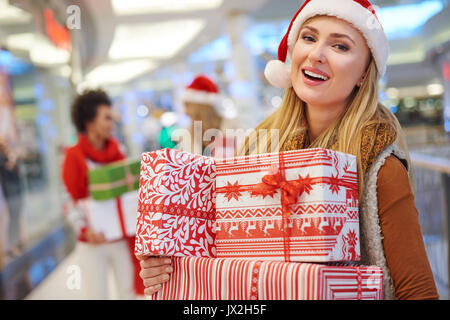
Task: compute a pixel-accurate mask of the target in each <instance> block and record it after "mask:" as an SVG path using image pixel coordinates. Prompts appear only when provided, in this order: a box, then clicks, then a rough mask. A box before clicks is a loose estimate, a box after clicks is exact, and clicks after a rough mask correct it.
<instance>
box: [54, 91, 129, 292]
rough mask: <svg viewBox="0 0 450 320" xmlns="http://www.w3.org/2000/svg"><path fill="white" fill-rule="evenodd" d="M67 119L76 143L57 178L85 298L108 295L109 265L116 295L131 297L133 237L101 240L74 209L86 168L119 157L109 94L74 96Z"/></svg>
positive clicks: (83, 194) (82, 195)
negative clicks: (67, 203)
mask: <svg viewBox="0 0 450 320" xmlns="http://www.w3.org/2000/svg"><path fill="white" fill-rule="evenodd" d="M72 121H73V123H74V125H75V127H76V129H77V131H78V142H77V144H76V145H74V146H72V147H70V148H68V149H67V151H66V154H65V158H64V162H63V170H62V177H63V181H64V184H65V186H66V188H67V191H68V192H69V194H70V195H71V197H72V200H73V202H74V209H73V210H70V214H69V215H68V218H69V220H70V222H72V225H73V227H74V229H75V232H76V233H77V238H78V250H79V253H80V256H81V259H82V263H81V264H82V272H83V277H84V279H85V280H86V281H85V283H86V285H87V286H88V288H87V292H88V294H89V298H90V299H107V298H108V290H107V289H108V286H107V284H108V272H107V271H108V269H109V267H112V268H113V271H114V275H115V278H116V283H117V289H118V293H119V298H120V299H134V298H136V295H135V288H134V279H135V278H134V275H137V273H138V265H137V263H133V262H134V261H136V259H135V258H134V256H133V254H132V249H133V247H134V237H124V238H122V239H119V240H116V241H106V240H105V238H104V236H103V234H102V233H98V232H95V231H93V230H91V229H90V228H89V227H88V226H87V223H86V220H85V217H84V215H83V214H82V211H81V210H78V207H77V202H78V201H79V200H81V199H86V198H87V197H88V196H89V191H88V170H89V168H95V167H96V166H99V165H104V164H107V163H110V162H114V161H118V160H122V159H124V158H125V155H124V154H123V153H122V152H121V151H120V149H119V143H118V142H117V141H116V140H115V139H113V138H112V136H111V132H112V131H113V129H114V120H113V115H112V110H111V101H110V99H109V97H108V96H107V95H106V93H105V92H103V91H102V90H92V91H86V92H84V93H83V94H81V95H79V96H77V97H76V99H75V100H74V102H73V104H72ZM118 205H119V204H118ZM119 214H120V213H119Z"/></svg>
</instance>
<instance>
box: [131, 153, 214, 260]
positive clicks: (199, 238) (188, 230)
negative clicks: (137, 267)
mask: <svg viewBox="0 0 450 320" xmlns="http://www.w3.org/2000/svg"><path fill="white" fill-rule="evenodd" d="M215 175H216V167H215V162H214V160H213V159H212V158H209V157H204V156H200V155H194V154H190V153H187V152H182V151H178V150H174V149H162V150H158V151H154V152H146V153H143V154H142V159H141V176H140V187H139V207H138V211H139V217H138V222H137V226H136V228H137V229H136V245H135V253H136V254H137V255H166V256H198V257H214V256H215V230H214V216H215Z"/></svg>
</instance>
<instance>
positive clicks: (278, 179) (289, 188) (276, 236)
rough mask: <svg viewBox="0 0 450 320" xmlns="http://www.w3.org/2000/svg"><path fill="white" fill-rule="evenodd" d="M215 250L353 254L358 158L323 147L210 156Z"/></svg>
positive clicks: (320, 257) (267, 256)
mask: <svg viewBox="0 0 450 320" xmlns="http://www.w3.org/2000/svg"><path fill="white" fill-rule="evenodd" d="M216 167H217V176H216V194H217V197H216V251H217V257H220V258H241V259H262V260H276V261H287V262H289V261H298V262H327V261H358V260H359V259H360V248H359V222H358V187H357V173H356V158H355V156H353V155H348V154H344V153H341V152H336V151H332V150H328V149H303V150H296V151H287V152H280V153H267V154H259V155H250V156H242V157H235V158H228V159H216Z"/></svg>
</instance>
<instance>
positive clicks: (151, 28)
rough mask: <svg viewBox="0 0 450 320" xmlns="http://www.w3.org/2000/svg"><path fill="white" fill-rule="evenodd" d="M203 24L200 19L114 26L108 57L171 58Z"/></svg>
mask: <svg viewBox="0 0 450 320" xmlns="http://www.w3.org/2000/svg"><path fill="white" fill-rule="evenodd" d="M204 27H205V22H204V21H203V20H202V19H188V20H173V21H168V22H161V23H151V24H132V25H118V26H117V27H116V30H115V34H114V39H113V42H112V44H111V48H110V49H109V57H110V58H111V59H113V60H116V59H130V58H143V57H152V58H171V57H173V56H174V55H176V54H177V52H178V51H179V50H180V49H181V48H183V46H184V45H186V44H187V43H189V42H190V41H191V40H192V39H194V38H195V37H196V36H197V35H198V34H199V33H200V31H201V30H202V29H203V28H204Z"/></svg>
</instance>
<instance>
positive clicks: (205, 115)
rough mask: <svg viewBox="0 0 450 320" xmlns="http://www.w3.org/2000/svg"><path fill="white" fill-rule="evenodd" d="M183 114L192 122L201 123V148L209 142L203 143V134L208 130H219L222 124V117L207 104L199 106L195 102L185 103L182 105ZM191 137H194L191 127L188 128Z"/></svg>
mask: <svg viewBox="0 0 450 320" xmlns="http://www.w3.org/2000/svg"><path fill="white" fill-rule="evenodd" d="M184 110H185V113H186V114H187V115H188V116H189V117H190V118H191V119H192V123H194V121H201V123H202V132H201V134H202V146H203V147H205V146H207V145H208V144H209V143H210V141H203V134H204V133H205V131H207V130H209V129H219V128H220V127H221V123H222V117H221V116H220V115H219V114H218V113H217V111H216V109H215V108H214V106H212V105H209V104H200V103H195V102H186V103H185V104H184ZM190 132H191V135H192V137H193V136H194V127H193V125H192V126H191V128H190Z"/></svg>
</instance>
